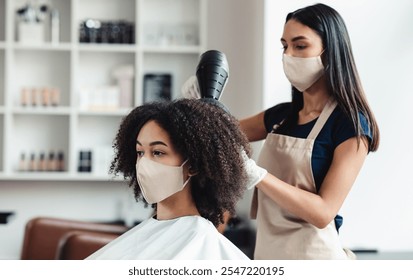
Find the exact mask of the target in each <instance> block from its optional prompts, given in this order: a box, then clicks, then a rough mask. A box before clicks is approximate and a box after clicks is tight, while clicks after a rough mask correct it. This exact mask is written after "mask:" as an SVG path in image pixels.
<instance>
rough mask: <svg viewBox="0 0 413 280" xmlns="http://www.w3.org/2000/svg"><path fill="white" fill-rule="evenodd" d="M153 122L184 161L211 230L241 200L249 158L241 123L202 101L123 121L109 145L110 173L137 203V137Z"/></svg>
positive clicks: (142, 111)
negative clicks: (120, 178)
mask: <svg viewBox="0 0 413 280" xmlns="http://www.w3.org/2000/svg"><path fill="white" fill-rule="evenodd" d="M150 120H153V121H155V122H156V123H157V124H158V125H159V126H161V127H162V128H163V129H164V130H165V131H166V132H167V133H168V134H169V136H170V138H171V141H172V144H173V146H174V148H175V149H176V151H177V152H178V153H179V154H181V155H182V156H183V157H184V158H187V159H188V163H189V166H190V167H191V170H192V171H193V172H194V173H196V175H195V176H192V177H191V193H192V197H193V199H194V202H195V205H196V207H197V209H198V211H199V213H200V214H201V216H202V217H204V218H206V219H208V220H209V221H211V222H212V223H213V224H214V225H215V226H217V225H218V224H220V223H223V214H224V212H225V211H229V212H230V213H232V214H234V213H235V205H236V203H237V201H238V200H239V199H240V198H241V197H242V196H243V194H244V190H245V184H246V181H247V174H246V171H245V166H244V161H243V158H242V155H241V153H240V151H241V150H242V149H244V150H245V152H246V153H247V155H250V153H251V148H250V145H249V142H248V139H247V137H246V136H245V134H244V133H243V132H242V131H241V129H240V127H239V122H238V120H237V119H235V118H234V117H233V116H232V115H230V114H228V113H227V112H225V111H224V110H223V109H222V108H220V107H218V106H215V105H213V104H208V103H206V102H202V99H201V100H193V99H192V100H190V99H179V100H175V101H172V102H154V103H148V104H144V105H142V106H139V107H137V108H135V109H134V110H132V111H131V112H130V113H129V114H128V115H127V116H126V117H125V118H124V119H123V120H122V122H121V125H120V128H119V131H118V133H117V136H116V138H115V140H114V142H113V148H114V150H115V157H114V159H113V161H112V164H111V167H110V172H111V173H112V174H114V175H115V176H116V175H118V174H119V173H122V174H123V176H124V179H126V180H128V181H129V186H130V187H132V188H133V189H134V193H135V198H136V200H137V201H138V200H139V199H142V200H143V201H144V202H145V203H146V201H145V199H144V198H143V196H142V194H141V189H140V187H139V184H138V182H137V179H136V169H135V164H136V138H137V135H138V134H139V131H140V130H141V128H142V127H143V125H144V124H145V123H147V122H148V121H150Z"/></svg>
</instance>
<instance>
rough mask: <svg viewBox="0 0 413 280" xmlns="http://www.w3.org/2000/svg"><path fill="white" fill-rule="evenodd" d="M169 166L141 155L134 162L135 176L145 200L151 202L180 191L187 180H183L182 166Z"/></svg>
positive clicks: (156, 201)
mask: <svg viewBox="0 0 413 280" xmlns="http://www.w3.org/2000/svg"><path fill="white" fill-rule="evenodd" d="M187 161H188V160H186V161H184V163H182V165H181V166H171V165H165V164H161V163H158V162H156V161H153V160H150V159H147V158H145V157H142V158H141V159H139V160H138V161H137V163H136V177H137V181H138V183H139V186H140V188H141V191H142V195H143V197H144V198H145V200H146V201H147V202H148V203H150V204H152V203H158V202H160V201H162V200H164V199H165V198H168V197H170V196H171V195H173V194H175V193H177V192H179V191H181V190H182V189H183V188H184V187H185V185H186V184H187V183H188V182H189V178H190V177H189V178H188V180H186V181H185V183H184V182H183V166H184V164H185V163H186V162H187Z"/></svg>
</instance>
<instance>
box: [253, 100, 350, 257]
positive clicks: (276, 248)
mask: <svg viewBox="0 0 413 280" xmlns="http://www.w3.org/2000/svg"><path fill="white" fill-rule="evenodd" d="M335 107H336V102H334V101H331V100H330V101H329V102H328V103H327V104H326V106H325V107H324V109H323V111H322V112H321V114H320V116H319V118H318V120H317V121H316V123H315V125H314V127H313V129H312V130H311V132H310V134H309V135H308V137H307V139H302V138H295V137H290V136H285V135H280V134H274V133H269V134H268V136H267V138H266V140H265V143H264V146H263V148H262V150H261V153H260V156H259V159H258V165H259V166H261V167H263V168H265V169H267V170H268V172H269V173H271V174H273V175H274V176H276V177H278V178H279V179H281V180H283V181H284V182H286V183H289V184H291V185H293V186H296V187H297V188H300V189H303V190H306V191H309V192H312V193H316V186H315V182H314V177H313V172H312V169H311V155H312V151H313V146H314V141H315V139H316V137H317V135H318V133H319V132H320V131H321V129H322V128H323V126H324V124H325V123H326V121H327V119H328V117H329V116H330V114H331V113H332V112H333V110H334V108H335ZM251 216H252V218H256V219H257V239H256V245H255V252H254V259H299V260H303V259H347V258H349V257H348V256H347V254H346V252H345V250H343V248H342V247H341V245H340V241H339V238H338V233H337V230H336V228H335V224H334V220H333V221H331V222H330V223H329V224H328V225H327V227H325V228H323V229H319V228H317V227H315V226H313V225H312V224H310V223H308V222H306V221H304V220H302V219H300V218H299V217H297V216H295V215H293V214H292V213H289V212H288V211H286V210H284V209H281V208H280V207H279V206H278V205H277V204H276V203H275V202H274V201H273V200H271V198H269V197H268V196H267V195H265V194H264V193H263V192H262V191H260V190H258V189H255V190H254V197H253V201H252V207H251ZM350 253H351V252H350Z"/></svg>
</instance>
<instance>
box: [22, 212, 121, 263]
mask: <svg viewBox="0 0 413 280" xmlns="http://www.w3.org/2000/svg"><path fill="white" fill-rule="evenodd" d="M127 230H128V228H127V227H126V226H121V225H112V224H101V223H90V222H83V221H74V220H67V219H58V218H48V217H38V218H34V219H32V220H30V221H29V222H28V223H27V225H26V229H25V234H24V240H23V248H22V254H21V259H22V260H53V259H56V258H57V257H62V258H63V257H64V258H67V256H68V255H72V252H71V251H70V252H69V251H68V250H69V249H68V248H67V246H68V245H67V244H66V243H68V244H73V242H74V240H73V239H70V238H69V237H70V236H69V235H67V234H68V233H70V232H74V231H76V232H88V233H102V234H108V235H107V236H104V238H103V236H102V238H101V239H99V242H100V243H99V245H97V243H98V242H97V241H96V240H93V246H92V245H91V246H89V247H87V248H86V249H85V252H84V253H83V254H88V253H89V252H90V250H92V249H95V248H98V246H101V247H102V246H103V245H105V244H104V242H109V241H111V240H113V239H114V238H116V237H117V236H119V235H121V234H123V233H124V232H126V231H127ZM63 237H65V239H62V238H63ZM72 238H74V237H72ZM76 238H77V239H75V241H76V242H77V241H78V239H79V237H78V236H77V237H76ZM61 239H62V240H63V241H61ZM88 240H90V239H88ZM65 242H66V243H65ZM82 242H85V238H84V237H82ZM59 246H60V247H59ZM99 248H100V247H99ZM99 248H98V249H99ZM63 249H64V250H63ZM59 250H60V251H61V252H59ZM62 250H63V251H62ZM96 250H97V249H96ZM66 252H69V253H66ZM60 254H62V255H61V256H60ZM80 255H81V254H80V253H76V254H75V256H79V257H80ZM82 256H83V255H82Z"/></svg>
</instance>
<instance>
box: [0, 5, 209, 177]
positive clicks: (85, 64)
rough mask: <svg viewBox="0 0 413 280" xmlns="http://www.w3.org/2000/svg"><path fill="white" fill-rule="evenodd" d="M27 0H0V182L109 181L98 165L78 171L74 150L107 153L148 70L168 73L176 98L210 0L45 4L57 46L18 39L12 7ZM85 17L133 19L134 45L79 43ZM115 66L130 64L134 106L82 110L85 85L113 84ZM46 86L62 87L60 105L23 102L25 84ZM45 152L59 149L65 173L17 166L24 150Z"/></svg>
mask: <svg viewBox="0 0 413 280" xmlns="http://www.w3.org/2000/svg"><path fill="white" fill-rule="evenodd" d="M27 2H28V1H27V0H0V73H1V74H0V93H1V94H0V133H1V137H0V180H3V181H5V180H7V181H30V180H37V181H50V180H52V181H60V180H62V181H63V180H65V181H107V180H108V179H110V178H111V175H107V174H105V172H103V171H102V169H100V170H98V171H92V172H91V173H82V172H78V161H79V152H80V151H81V150H88V149H94V150H95V151H104V150H106V151H108V147H109V148H110V147H111V145H112V141H113V138H114V137H115V135H116V133H117V129H118V127H119V123H120V121H121V119H122V118H123V117H124V116H125V115H126V114H127V113H128V112H129V111H130V110H131V109H132V108H133V107H135V106H138V105H140V104H142V100H143V77H144V75H145V74H146V73H169V74H171V75H172V77H173V81H172V97H173V98H175V97H177V96H179V94H180V87H181V85H182V83H183V82H184V81H185V79H186V78H187V77H188V76H190V75H192V74H193V73H194V71H195V67H196V64H197V62H198V60H199V56H200V55H201V54H202V53H203V52H204V51H205V50H206V47H205V46H206V14H205V13H206V5H207V1H206V0H70V1H69V0H48V1H44V2H45V3H47V4H48V5H50V7H51V8H54V9H57V10H58V11H59V15H60V29H59V30H60V38H59V42H58V43H57V44H56V43H51V42H50V40H49V39H48V38H46V40H45V42H41V43H27V42H25V43H22V42H20V40H19V34H18V30H19V29H18V22H19V21H18V18H17V14H16V11H17V9H19V8H21V7H22V6H24V5H25V4H26V3H27ZM39 2H42V1H37V3H39ZM90 18H91V19H97V20H102V21H116V20H125V21H128V22H132V23H134V43H133V44H110V43H105V44H103V43H101V44H100V43H79V26H80V23H81V22H83V21H84V20H86V19H90ZM45 30H46V33H48V32H50V31H48V30H47V28H46V29H45ZM162 34H163V35H162ZM165 34H166V35H165ZM46 37H47V36H46ZM183 37H185V38H183ZM183 39H185V40H183ZM120 65H132V66H133V69H134V74H133V96H132V104H131V106H130V107H114V108H112V107H111V108H106V109H105V110H103V109H102V108H100V109H99V108H93V109H92V108H84V107H82V106H81V104H80V102H81V100H82V98H83V97H82V96H80V94H81V93H82V92H84V91H82V90H83V89H84V88H91V87H92V88H97V87H101V86H115V85H116V80H115V79H114V77H113V75H112V71H113V70H114V69H115V68H116V67H118V66H120ZM44 87H49V88H58V89H59V92H60V95H59V97H60V102H59V104H58V106H46V107H45V106H42V105H41V104H38V105H36V106H32V105H30V104H29V105H25V106H23V105H22V104H21V93H22V89H23V88H30V89H32V88H37V89H39V90H40V89H41V88H44ZM49 150H56V151H57V150H58V151H63V153H64V155H65V159H64V166H65V170H64V171H63V172H20V171H19V170H18V169H19V161H20V155H21V153H23V152H24V153H25V154H26V157H27V156H28V155H29V153H32V152H36V153H40V152H41V151H43V152H45V153H47V152H48V151H49ZM106 161H107V158H106ZM108 168H109V166H107V169H108Z"/></svg>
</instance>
